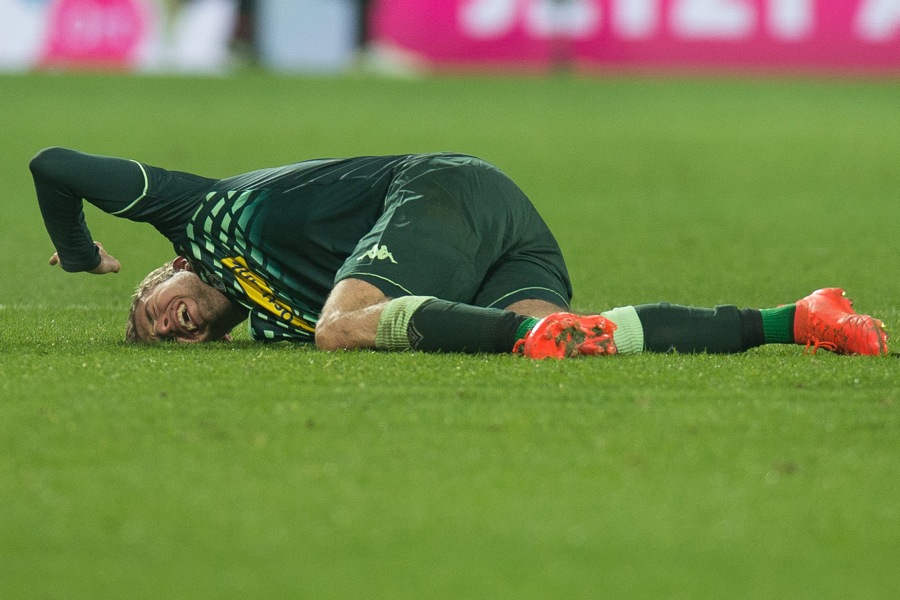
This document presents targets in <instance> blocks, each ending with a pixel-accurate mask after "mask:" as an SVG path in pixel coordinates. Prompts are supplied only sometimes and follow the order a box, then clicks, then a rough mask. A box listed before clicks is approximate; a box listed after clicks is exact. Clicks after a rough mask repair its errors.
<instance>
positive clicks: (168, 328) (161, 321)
mask: <svg viewBox="0 0 900 600" xmlns="http://www.w3.org/2000/svg"><path fill="white" fill-rule="evenodd" d="M174 325H175V324H174V322H173V321H172V319H171V318H169V315H168V314H167V313H163V314H161V315H160V316H159V318H158V319H157V320H156V322H155V323H154V324H153V327H154V329H155V330H156V334H157V335H159V336H166V335H168V334H169V333H171V332H172V328H173V327H174Z"/></svg>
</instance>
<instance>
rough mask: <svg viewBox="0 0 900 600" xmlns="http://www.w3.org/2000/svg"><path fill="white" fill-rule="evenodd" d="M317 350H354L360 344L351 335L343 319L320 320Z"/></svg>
mask: <svg viewBox="0 0 900 600" xmlns="http://www.w3.org/2000/svg"><path fill="white" fill-rule="evenodd" d="M316 348H317V349H319V350H325V351H326V352H334V351H335V350H353V349H355V348H359V343H358V342H357V341H356V340H355V339H354V337H353V336H352V335H351V334H350V332H349V331H348V330H347V328H346V327H345V326H344V324H343V323H342V322H341V319H328V318H325V319H320V320H319V322H318V323H316Z"/></svg>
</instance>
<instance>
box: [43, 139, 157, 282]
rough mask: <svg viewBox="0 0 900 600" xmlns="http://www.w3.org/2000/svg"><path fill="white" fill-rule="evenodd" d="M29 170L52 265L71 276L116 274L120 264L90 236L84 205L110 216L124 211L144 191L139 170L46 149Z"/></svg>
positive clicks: (121, 161)
mask: <svg viewBox="0 0 900 600" xmlns="http://www.w3.org/2000/svg"><path fill="white" fill-rule="evenodd" d="M29 167H30V169H31V174H32V176H33V177H34V187H35V190H36V192H37V198H38V203H39V205H40V208H41V215H42V216H43V218H44V225H45V227H46V228H47V232H48V233H49V234H50V238H51V239H52V240H53V245H54V246H55V247H56V253H55V254H54V255H53V258H51V260H50V264H51V265H53V264H57V263H58V264H60V265H61V266H62V268H63V269H64V270H66V271H71V272H77V271H89V272H93V273H110V272H117V271H118V270H119V263H118V261H117V260H116V259H115V258H113V257H112V256H110V255H109V254H107V253H106V252H105V251H104V250H103V247H102V246H100V244H96V243H95V242H94V240H93V238H92V237H91V233H90V231H89V230H88V227H87V223H86V222H85V220H84V211H83V207H82V200H83V199H86V200H88V201H89V202H91V203H92V204H94V205H96V206H97V207H99V208H100V209H102V210H104V211H106V212H108V213H111V214H115V213H117V212H121V211H124V210H126V209H128V208H129V207H130V206H131V205H133V204H134V203H135V202H137V201H138V200H140V199H141V197H142V196H143V195H144V194H145V193H146V191H147V190H146V188H147V180H146V176H145V174H144V171H143V170H142V168H141V166H140V165H138V164H137V163H136V162H133V161H130V160H126V159H122V158H113V157H106V156H94V155H90V154H84V153H81V152H77V151H75V150H67V149H65V148H47V149H45V150H42V151H41V152H39V153H38V154H37V156H35V157H34V158H33V159H32V160H31V163H30V164H29Z"/></svg>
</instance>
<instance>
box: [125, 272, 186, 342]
mask: <svg viewBox="0 0 900 600" xmlns="http://www.w3.org/2000/svg"><path fill="white" fill-rule="evenodd" d="M174 263H175V261H174V260H170V261H169V262H167V263H165V264H164V265H163V266H161V267H158V268H156V269H154V270H152V271H150V273H149V274H148V275H147V276H146V277H144V280H143V281H141V283H139V284H138V286H137V288H136V289H135V290H134V295H133V296H132V297H131V310H130V311H129V312H128V323H127V324H126V325H125V341H126V342H131V343H136V342H140V341H142V340H141V338H140V337H138V332H137V327H136V326H135V322H134V315H135V311H136V310H137V304H138V301H139V300H140V299H141V298H143V297H144V296H146V295H147V294H149V293H150V292H152V291H153V290H154V289H155V288H156V286H158V285H159V284H161V283H162V282H164V281H167V280H169V279H171V278H172V276H173V275H175V273H176V272H177V271H176V269H175V264H174Z"/></svg>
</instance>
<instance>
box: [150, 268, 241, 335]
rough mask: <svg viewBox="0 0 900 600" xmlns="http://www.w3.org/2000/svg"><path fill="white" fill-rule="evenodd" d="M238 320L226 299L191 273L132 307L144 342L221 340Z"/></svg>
mask: <svg viewBox="0 0 900 600" xmlns="http://www.w3.org/2000/svg"><path fill="white" fill-rule="evenodd" d="M236 320H240V318H239V315H238V314H237V313H236V310H235V308H234V307H233V306H232V305H231V302H229V300H228V298H226V297H225V295H224V294H222V293H221V292H219V291H218V290H217V289H215V288H214V287H212V286H210V285H208V284H206V283H204V282H203V281H202V280H201V279H200V278H199V277H197V275H196V274H195V273H193V272H191V271H179V272H177V273H175V274H174V275H173V276H172V277H171V278H169V279H167V280H165V281H163V282H162V283H160V284H159V285H157V286H156V287H154V288H153V289H152V290H150V291H149V292H148V293H147V294H145V295H144V297H143V298H141V299H139V300H138V302H137V305H136V306H135V313H134V325H135V330H136V332H137V335H138V338H139V339H140V340H141V341H144V342H159V341H166V340H171V341H176V342H206V341H211V340H218V339H222V338H223V337H224V336H225V335H226V334H227V333H228V332H229V331H230V330H231V328H232V327H234V325H235V324H236Z"/></svg>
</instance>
